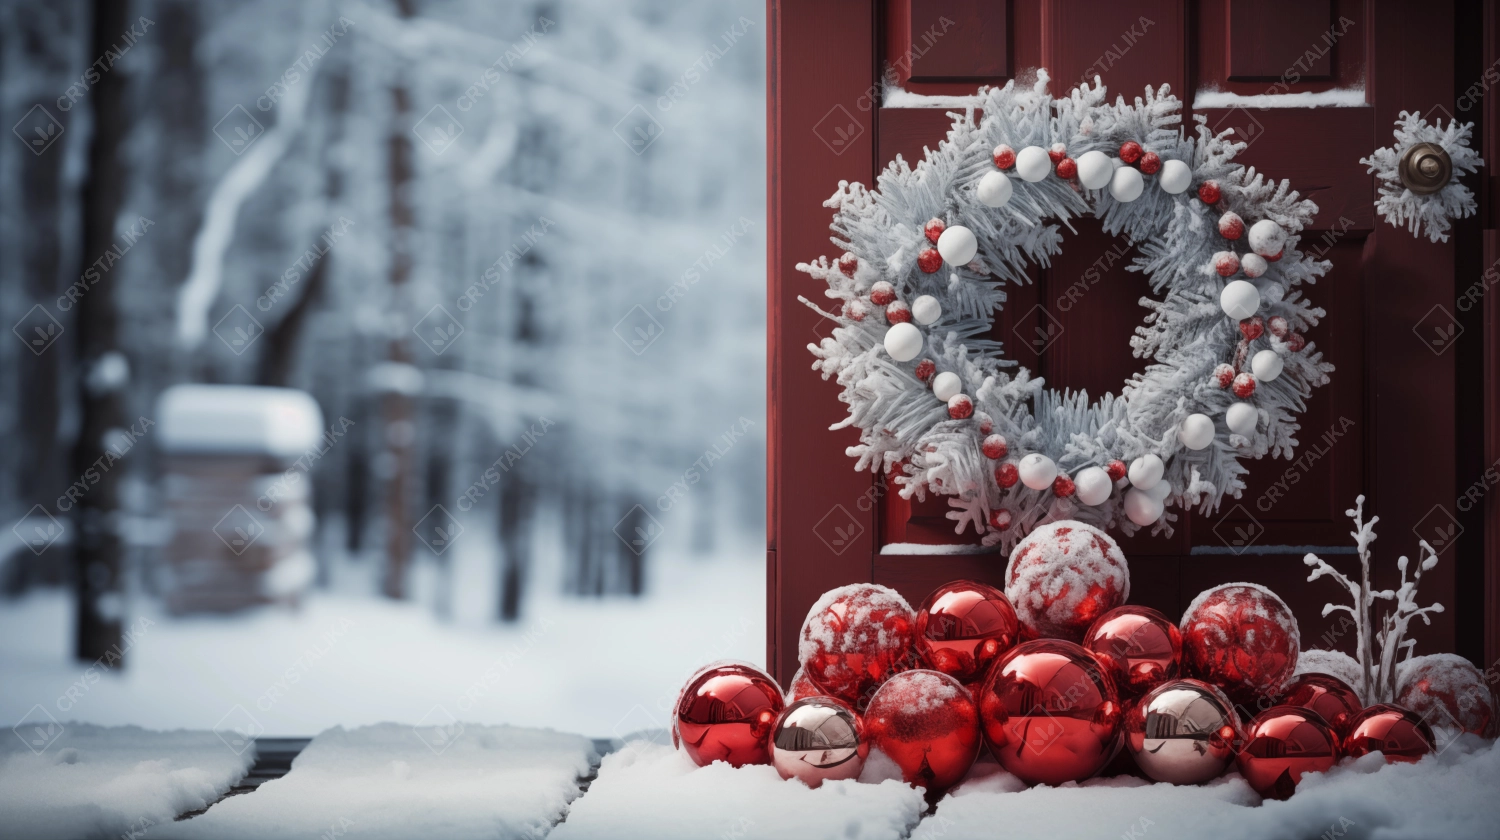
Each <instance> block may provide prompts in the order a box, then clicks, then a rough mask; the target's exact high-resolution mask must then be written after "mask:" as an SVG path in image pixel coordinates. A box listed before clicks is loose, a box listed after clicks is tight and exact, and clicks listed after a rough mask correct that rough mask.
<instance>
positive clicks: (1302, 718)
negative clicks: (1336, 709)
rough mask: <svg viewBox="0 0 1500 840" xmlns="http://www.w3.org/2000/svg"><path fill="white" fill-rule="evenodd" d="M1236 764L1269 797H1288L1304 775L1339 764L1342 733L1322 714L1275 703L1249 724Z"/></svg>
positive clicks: (1241, 773)
mask: <svg viewBox="0 0 1500 840" xmlns="http://www.w3.org/2000/svg"><path fill="white" fill-rule="evenodd" d="M1244 738H1245V740H1244V744H1243V747H1242V748H1241V750H1240V754H1239V757H1238V758H1236V760H1235V761H1236V763H1237V764H1238V766H1239V771H1240V775H1241V776H1244V777H1245V781H1247V782H1249V783H1250V787H1252V788H1254V789H1255V791H1256V793H1259V794H1260V795H1261V796H1264V797H1265V798H1267V799H1286V798H1288V797H1290V796H1291V795H1292V793H1293V792H1294V791H1296V789H1297V783H1298V782H1300V781H1302V774H1304V773H1316V772H1321V771H1323V770H1327V769H1328V768H1330V767H1332V766H1333V765H1335V764H1337V763H1338V760H1339V757H1340V755H1341V751H1340V748H1339V736H1338V735H1337V734H1336V733H1335V732H1334V731H1333V728H1332V727H1330V726H1329V725H1328V723H1327V721H1325V720H1323V717H1322V715H1319V714H1318V713H1317V712H1315V711H1313V710H1311V709H1304V708H1302V707H1300V706H1272V707H1271V708H1269V709H1266V710H1265V711H1264V712H1261V713H1260V714H1259V715H1257V716H1256V717H1255V720H1252V721H1250V725H1249V726H1246V727H1245V736H1244Z"/></svg>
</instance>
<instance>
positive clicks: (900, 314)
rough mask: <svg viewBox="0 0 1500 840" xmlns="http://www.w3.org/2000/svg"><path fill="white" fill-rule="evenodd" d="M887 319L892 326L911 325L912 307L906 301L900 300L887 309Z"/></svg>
mask: <svg viewBox="0 0 1500 840" xmlns="http://www.w3.org/2000/svg"><path fill="white" fill-rule="evenodd" d="M885 319H886V320H887V321H889V322H890V323H892V324H909V323H911V307H910V306H907V305H906V301H904V300H898V301H896V302H895V303H892V304H891V305H889V306H887V307H886V308H885Z"/></svg>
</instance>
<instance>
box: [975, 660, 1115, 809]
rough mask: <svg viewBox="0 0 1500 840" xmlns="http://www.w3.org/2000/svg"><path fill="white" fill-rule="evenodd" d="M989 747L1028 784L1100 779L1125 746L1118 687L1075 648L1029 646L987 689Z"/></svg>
mask: <svg viewBox="0 0 1500 840" xmlns="http://www.w3.org/2000/svg"><path fill="white" fill-rule="evenodd" d="M978 698H979V716H980V721H981V724H982V729H983V732H984V740H985V743H987V744H988V745H989V747H990V753H991V754H992V755H994V756H995V759H996V760H997V761H999V762H1000V766H1002V767H1004V768H1005V769H1006V770H1008V771H1010V772H1011V773H1013V774H1015V775H1016V776H1017V777H1019V778H1020V779H1021V780H1022V781H1024V782H1026V783H1027V784H1038V783H1041V784H1049V785H1060V784H1062V783H1064V782H1077V781H1083V780H1084V779H1087V778H1089V777H1090V776H1092V775H1094V774H1095V773H1098V772H1099V771H1100V770H1102V769H1103V768H1104V765H1106V764H1108V763H1109V760H1110V759H1111V758H1113V757H1114V755H1115V752H1116V751H1117V750H1118V749H1119V747H1120V743H1121V741H1120V734H1121V722H1122V721H1121V717H1122V715H1121V709H1120V702H1119V698H1118V697H1117V696H1116V694H1115V687H1114V684H1113V683H1111V682H1110V679H1109V675H1108V674H1106V673H1105V672H1104V669H1103V668H1102V667H1101V666H1100V664H1099V661H1098V660H1096V659H1095V658H1094V656H1093V654H1091V653H1089V652H1088V651H1086V650H1084V649H1083V648H1082V647H1079V646H1078V645H1076V644H1073V643H1072V642H1064V641H1060V640H1057V639H1039V640H1036V641H1032V642H1023V643H1022V644H1019V645H1017V646H1016V647H1014V648H1012V649H1011V651H1010V652H1009V653H1007V654H1005V655H1003V656H1002V657H1001V658H1000V660H999V661H998V662H996V663H995V665H994V667H992V668H991V669H990V675H989V678H988V679H986V680H985V681H984V683H983V684H982V686H981V687H980V689H979V695H978Z"/></svg>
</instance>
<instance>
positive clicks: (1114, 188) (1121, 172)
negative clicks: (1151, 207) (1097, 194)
mask: <svg viewBox="0 0 1500 840" xmlns="http://www.w3.org/2000/svg"><path fill="white" fill-rule="evenodd" d="M1145 188H1146V182H1145V180H1144V179H1142V178H1141V171H1140V170H1139V169H1135V168H1133V167H1129V166H1122V167H1120V168H1119V169H1116V170H1115V173H1114V175H1111V176H1110V179H1109V194H1110V195H1111V196H1114V199H1115V201H1120V202H1126V203H1128V202H1131V201H1135V200H1136V199H1137V198H1140V197H1141V192H1142V191H1143V190H1144V189H1145Z"/></svg>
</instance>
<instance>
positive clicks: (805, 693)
mask: <svg viewBox="0 0 1500 840" xmlns="http://www.w3.org/2000/svg"><path fill="white" fill-rule="evenodd" d="M827 693H828V692H826V691H824V690H823V689H821V688H819V687H818V684H817V683H815V682H813V681H812V680H810V679H808V677H807V670H806V669H805V668H798V669H797V673H795V674H793V675H792V681H791V682H790V683H788V684H787V689H786V702H788V703H791V702H792V701H794V700H802V699H805V698H808V697H817V696H819V695H822V694H827Z"/></svg>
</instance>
